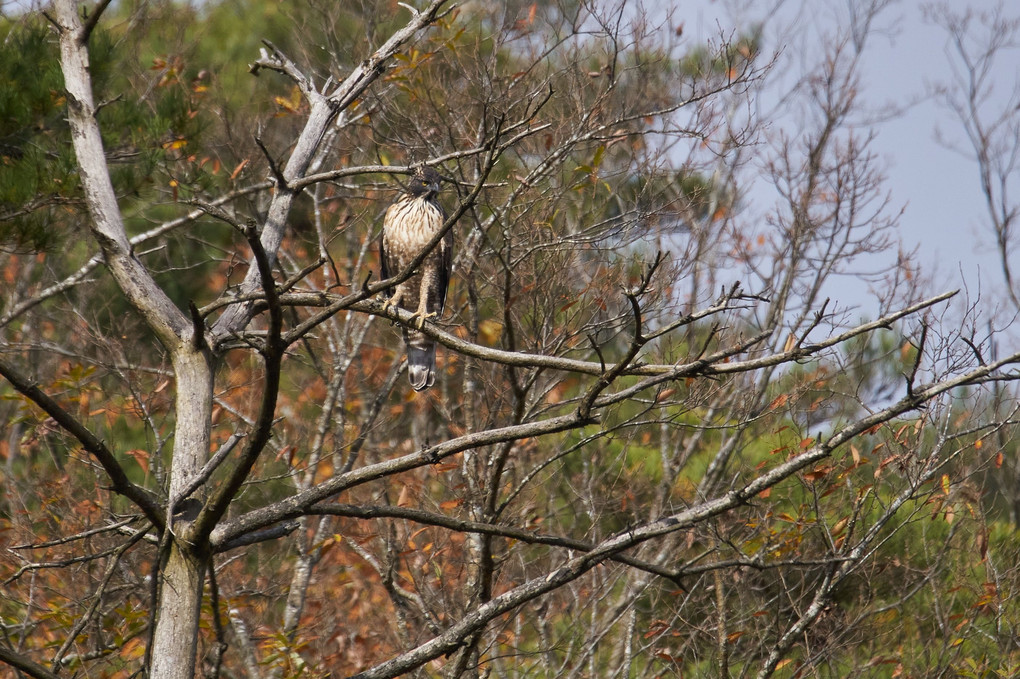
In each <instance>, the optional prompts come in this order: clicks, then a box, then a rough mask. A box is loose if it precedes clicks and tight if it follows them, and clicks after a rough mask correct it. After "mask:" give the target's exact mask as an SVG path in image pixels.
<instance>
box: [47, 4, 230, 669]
mask: <svg viewBox="0 0 1020 679" xmlns="http://www.w3.org/2000/svg"><path fill="white" fill-rule="evenodd" d="M55 11H56V19H57V24H58V26H59V29H60V65H61V70H62V71H63V74H64V83H65V86H66V89H67V118H68V123H69V125H70V127H71V139H72V142H73V145H74V151H75V157H76V158H77V161H78V172H79V175H80V176H81V181H82V188H83V190H84V195H85V202H86V204H87V205H88V209H89V217H90V224H89V228H90V230H91V232H92V235H93V236H94V237H95V238H96V241H97V242H98V244H99V247H100V248H101V249H102V252H103V260H104V262H105V264H106V267H107V269H108V270H109V271H110V274H111V275H112V276H113V278H114V279H115V280H116V282H117V285H118V287H119V288H120V290H121V291H122V292H123V293H124V295H125V297H127V299H128V301H129V302H130V303H131V305H132V307H133V308H134V309H135V310H136V311H137V312H138V313H139V314H140V315H141V317H142V318H143V319H144V320H145V322H146V324H147V325H148V326H149V327H150V328H151V329H152V331H153V333H154V334H155V335H156V337H158V338H159V341H160V342H161V344H162V345H163V347H164V348H165V349H166V350H167V351H168V352H169V353H170V356H171V358H172V361H173V366H174V374H175V376H176V382H177V384H176V390H177V393H176V402H175V403H176V424H175V431H174V446H173V460H172V462H171V468H170V484H169V486H170V487H169V488H168V489H167V491H168V494H169V497H170V498H172V502H173V501H174V500H179V499H182V495H183V492H184V490H185V489H186V488H187V486H188V484H189V483H191V481H192V479H194V478H195V476H196V475H197V474H198V473H199V472H200V470H201V469H202V467H203V465H204V464H205V462H206V460H207V459H208V454H209V441H210V427H211V411H212V395H213V377H212V375H213V373H212V364H211V358H210V356H209V352H208V349H206V347H205V341H204V338H201V337H196V333H199V332H201V331H200V330H196V328H195V326H194V325H193V323H192V322H191V320H190V319H189V318H188V317H187V316H186V315H185V314H184V313H183V312H181V310H180V309H178V308H177V307H176V306H175V305H174V303H173V302H172V301H171V300H170V299H169V297H167V295H166V293H165V292H164V291H163V290H162V289H161V288H160V287H159V286H158V285H157V284H156V282H155V280H153V278H152V276H151V275H150V273H149V271H148V270H147V269H146V268H145V266H144V265H143V264H142V263H141V262H140V261H139V260H138V259H137V258H136V257H135V256H134V253H133V252H132V249H131V245H130V242H129V240H128V237H127V231H126V230H125V228H124V221H123V218H122V216H121V213H120V207H119V205H118V204H117V196H116V193H115V192H114V189H113V184H112V182H111V181H110V173H109V168H108V167H107V163H106V154H105V152H104V150H103V142H102V135H101V134H100V129H99V124H98V122H97V121H96V105H95V102H94V99H93V92H92V78H91V74H90V67H89V55H88V50H87V41H88V37H89V30H90V26H88V25H83V24H82V21H81V18H80V17H79V15H78V11H77V4H76V3H75V2H74V1H73V0H57V2H56V3H55ZM173 509H174V508H173V507H172V506H171V507H169V512H168V514H171V513H172V512H173ZM193 519H194V516H191V517H189V519H188V520H189V521H190V520H193ZM167 525H168V527H169V526H171V525H172V529H170V530H169V534H168V535H164V536H163V537H164V539H163V544H164V545H166V547H167V551H166V552H165V554H166V557H165V564H164V568H163V570H162V573H161V574H160V576H159V577H160V582H158V583H157V589H156V591H157V593H158V594H157V601H156V602H154V605H155V608H156V616H155V617H156V625H155V629H154V630H153V632H152V645H151V648H150V651H151V653H150V658H151V662H152V667H151V669H150V672H149V676H150V677H151V679H192V677H193V676H194V669H195V649H196V646H197V638H198V637H197V635H198V617H199V610H200V604H201V601H202V584H203V578H204V576H205V568H206V563H207V560H208V550H207V549H206V546H205V544H193V543H192V542H190V541H189V540H188V537H189V530H188V529H189V527H190V524H189V523H188V522H187V521H183V520H182V521H178V522H176V523H174V522H172V519H171V518H170V517H169V516H168V518H167ZM161 558H162V557H161Z"/></svg>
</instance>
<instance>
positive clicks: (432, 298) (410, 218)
mask: <svg viewBox="0 0 1020 679" xmlns="http://www.w3.org/2000/svg"><path fill="white" fill-rule="evenodd" d="M439 181H440V177H439V173H438V172H436V171H435V170H434V169H432V168H431V167H425V166H421V165H420V166H418V167H417V168H415V170H414V174H412V175H411V181H410V182H409V183H408V185H407V193H405V194H404V195H402V196H401V197H400V198H398V199H397V201H396V202H395V203H393V205H391V206H389V208H387V209H386V217H385V218H384V219H383V233H382V241H381V242H380V244H379V259H380V261H381V262H382V277H383V278H384V279H386V278H389V277H390V276H393V275H396V274H398V273H400V272H401V271H404V270H405V269H406V268H407V267H408V265H409V264H410V263H411V260H413V259H414V258H415V257H417V256H418V255H419V254H421V252H422V250H424V249H425V245H426V244H428V242H429V241H430V240H432V238H434V237H435V235H436V234H437V233H438V232H439V230H440V229H441V228H442V226H443V222H445V221H446V213H445V212H444V211H443V208H442V206H441V205H440V204H439V202H438V201H437V200H436V195H437V194H438V193H439ZM452 266H453V231H452V230H451V231H447V233H446V235H445V236H444V237H443V239H442V240H441V241H440V242H439V245H437V246H436V247H435V248H433V250H432V251H431V252H430V253H429V254H428V256H427V257H426V258H425V259H424V260H423V261H422V263H421V265H419V267H418V269H417V270H416V271H415V272H414V275H412V276H411V277H410V278H408V279H407V280H406V281H404V282H403V283H398V284H397V286H396V291H395V292H394V293H393V296H392V297H390V298H389V299H388V300H386V302H385V304H384V308H388V307H390V306H398V307H400V308H401V309H407V310H408V311H413V312H414V315H415V317H416V318H417V323H416V324H417V326H418V328H417V329H415V328H413V327H408V326H404V327H403V334H404V344H405V345H406V346H407V378H408V380H409V381H410V382H411V388H412V389H414V390H415V391H421V390H423V389H427V388H429V387H431V386H432V385H433V383H435V381H436V343H435V342H434V341H433V340H432V339H430V338H429V337H426V336H425V335H424V334H423V333H422V332H421V328H422V326H423V325H425V320H426V319H438V318H439V317H440V316H441V315H442V313H443V306H444V305H445V304H446V288H447V287H448V286H449V284H450V271H451V268H452Z"/></svg>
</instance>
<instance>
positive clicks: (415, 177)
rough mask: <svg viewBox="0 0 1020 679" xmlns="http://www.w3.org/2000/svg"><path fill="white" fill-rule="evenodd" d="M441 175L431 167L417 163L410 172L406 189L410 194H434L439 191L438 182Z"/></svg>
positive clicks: (440, 179)
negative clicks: (409, 179)
mask: <svg viewBox="0 0 1020 679" xmlns="http://www.w3.org/2000/svg"><path fill="white" fill-rule="evenodd" d="M440 181H442V177H440V176H439V173H438V172H436V171H435V170H434V169H432V168H431V167H426V166H425V165H419V166H418V167H416V168H414V172H413V173H412V174H411V181H410V182H409V183H408V185H407V191H408V193H410V194H411V195H412V196H434V195H436V194H437V193H439V182H440Z"/></svg>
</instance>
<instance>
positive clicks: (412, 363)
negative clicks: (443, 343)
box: [404, 328, 436, 391]
mask: <svg viewBox="0 0 1020 679" xmlns="http://www.w3.org/2000/svg"><path fill="white" fill-rule="evenodd" d="M404 342H405V343H406V344H407V379H408V381H409V382H410V383H411V388H412V389H414V390H415V391H422V390H423V389H428V388H429V387H431V386H432V385H433V384H435V382H436V343H435V342H433V341H432V340H430V339H429V338H428V337H426V336H425V335H423V334H421V333H420V332H415V331H413V330H408V329H406V328H405V329H404Z"/></svg>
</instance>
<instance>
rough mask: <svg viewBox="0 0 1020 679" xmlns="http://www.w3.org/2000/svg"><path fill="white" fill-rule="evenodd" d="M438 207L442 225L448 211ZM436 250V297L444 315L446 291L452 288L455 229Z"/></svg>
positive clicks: (440, 311)
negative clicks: (437, 259)
mask: <svg viewBox="0 0 1020 679" xmlns="http://www.w3.org/2000/svg"><path fill="white" fill-rule="evenodd" d="M436 207H438V208H439V217H440V223H445V222H446V211H445V210H443V208H442V206H441V205H439V204H438V203H436ZM436 249H437V250H438V258H439V267H438V268H439V271H438V272H437V274H438V275H437V277H436V278H437V283H436V288H437V289H436V296H437V298H438V300H439V313H440V314H442V313H443V309H444V308H445V307H446V290H447V289H448V288H449V287H450V277H451V275H452V273H453V229H450V230H449V231H447V232H446V235H444V236H443V240H441V241H439V245H438V246H436Z"/></svg>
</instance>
